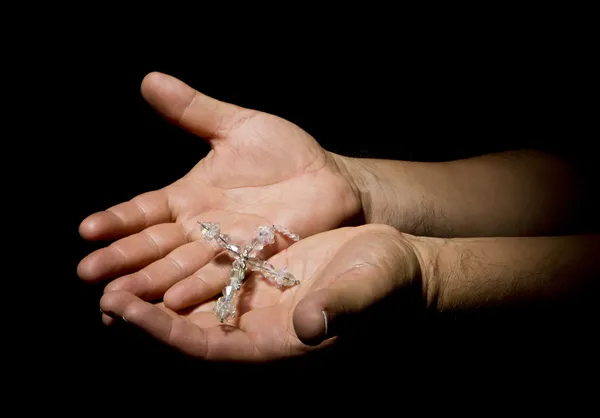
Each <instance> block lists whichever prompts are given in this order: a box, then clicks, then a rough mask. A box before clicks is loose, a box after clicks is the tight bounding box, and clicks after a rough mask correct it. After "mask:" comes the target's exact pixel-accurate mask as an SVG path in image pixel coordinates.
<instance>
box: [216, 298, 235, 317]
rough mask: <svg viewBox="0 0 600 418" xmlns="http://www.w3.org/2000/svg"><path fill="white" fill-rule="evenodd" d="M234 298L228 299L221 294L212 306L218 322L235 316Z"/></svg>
mask: <svg viewBox="0 0 600 418" xmlns="http://www.w3.org/2000/svg"><path fill="white" fill-rule="evenodd" d="M234 301H235V298H230V299H229V300H228V299H227V298H226V297H225V296H221V297H220V298H219V299H218V300H217V303H216V304H215V307H214V309H213V310H214V312H215V314H216V315H217V318H218V319H219V321H220V322H225V321H227V320H228V319H231V318H233V317H234V316H235V304H234Z"/></svg>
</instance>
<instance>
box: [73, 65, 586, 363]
mask: <svg viewBox="0 0 600 418" xmlns="http://www.w3.org/2000/svg"><path fill="white" fill-rule="evenodd" d="M142 94H143V96H144V97H145V99H146V100H147V101H148V102H149V103H150V104H151V105H152V106H153V107H154V108H155V109H156V110H157V111H158V112H159V113H160V114H162V115H163V116H164V117H165V118H166V119H167V120H169V121H171V122H173V123H175V124H178V125H179V126H181V127H182V128H183V129H186V130H188V131H189V132H191V133H193V134H195V135H197V136H198V137H200V138H202V139H204V140H206V141H208V142H209V143H210V145H211V148H212V150H211V151H210V153H209V154H208V155H207V156H206V157H204V158H202V159H201V160H200V161H199V163H198V164H197V165H196V166H195V167H193V168H192V169H191V170H190V171H189V173H188V174H187V175H186V176H184V177H183V178H181V179H180V180H178V181H176V182H175V183H173V184H171V185H168V186H166V187H164V188H162V189H160V190H156V191H152V192H149V193H146V194H143V195H141V196H138V197H135V198H133V199H132V200H131V201H129V202H125V203H121V204H119V205H116V206H114V207H112V208H109V209H108V210H106V211H102V212H98V213H95V214H92V215H90V216H89V217H88V218H86V219H85V220H84V221H83V222H82V223H81V226H80V234H81V235H82V237H84V238H85V239H88V240H114V242H112V243H111V244H110V245H109V246H107V247H106V248H103V249H100V250H98V251H96V252H94V253H92V254H90V255H88V256H87V257H86V258H85V259H84V260H82V261H81V263H80V265H79V266H78V274H79V276H80V277H81V278H82V279H83V280H85V281H89V282H98V281H108V284H107V286H106V288H105V294H104V296H103V297H102V299H101V301H100V306H101V309H102V310H103V312H104V313H103V321H104V322H105V323H106V324H107V325H109V324H111V323H112V322H113V321H114V320H116V319H117V320H118V319H125V320H126V321H127V322H129V323H130V324H132V325H134V326H137V327H140V328H141V329H144V330H145V331H147V332H148V333H150V334H151V335H153V336H154V337H156V338H157V339H159V340H161V341H164V342H165V343H167V344H169V345H171V346H173V347H174V348H175V349H178V350H181V351H183V352H185V353H187V354H190V355H192V356H197V357H201V358H208V359H221V360H243V361H264V360H270V359H276V358H284V357H289V356H295V355H301V354H302V353H305V352H307V351H309V350H315V349H319V348H321V347H323V346H326V345H328V344H331V343H333V342H335V341H336V333H337V329H338V327H337V325H336V324H339V323H340V321H343V318H344V317H347V315H346V314H347V313H350V312H358V311H361V310H362V309H364V308H365V307H367V306H369V305H371V304H373V303H375V302H377V301H378V300H379V299H381V298H383V297H384V296H386V295H387V294H389V293H390V292H392V291H402V290H403V289H408V288H409V287H414V286H417V287H418V288H420V289H422V292H421V294H422V297H423V300H424V301H425V302H426V304H427V305H428V306H429V307H430V308H433V309H437V310H448V309H463V308H471V307H477V306H480V305H482V304H483V305H485V304H490V305H494V304H503V303H511V302H512V301H515V300H519V299H527V298H539V297H542V298H554V297H557V296H560V295H561V294H563V291H564V292H567V291H576V290H577V289H580V288H582V287H585V286H586V285H587V284H589V283H590V282H592V281H593V278H594V277H595V275H596V274H597V271H596V267H595V266H593V265H591V263H590V262H589V261H587V260H589V259H590V258H591V255H592V252H593V248H594V246H595V245H597V243H598V238H597V237H596V236H592V235H589V236H567V237H556V238H545V237H537V238H535V237H533V238H510V237H508V236H518V235H520V236H525V235H531V236H534V235H545V234H552V233H554V232H556V231H564V230H567V231H568V229H569V228H570V226H571V225H572V224H573V222H574V219H576V218H577V213H576V212H575V211H574V210H573V209H572V208H573V207H575V206H576V205H573V201H574V200H576V199H578V198H579V197H578V196H577V194H576V192H575V191H572V190H576V189H573V188H572V187H570V184H571V182H572V181H574V180H573V179H574V178H575V175H574V173H572V171H571V169H570V167H569V166H568V165H567V164H564V163H562V162H561V161H560V160H558V159H556V158H555V157H551V156H549V155H545V154H543V153H539V152H533V151H523V152H516V153H507V154H497V155H488V156H482V157H477V158H472V159H468V160H461V161H453V162H448V163H427V164H426V163H409V162H399V161H386V160H368V159H352V158H347V157H343V156H340V155H336V154H332V153H330V152H327V151H325V150H324V149H322V148H321V147H320V146H319V145H318V143H317V141H316V140H315V139H314V138H312V137H311V136H310V135H309V134H308V133H306V132H305V131H303V130H302V129H301V128H299V127H298V126H296V125H294V124H292V123H290V122H287V121H285V120H283V119H281V118H278V117H276V116H273V115H269V114H265V113H261V112H258V111H254V110H249V109H243V108H240V107H237V106H235V105H232V104H228V103H224V102H220V101H217V100H215V99H213V98H210V97H207V96H205V95H203V94H201V93H200V92H197V91H195V90H194V89H193V88H192V87H190V86H187V85H186V84H184V83H183V82H181V81H179V80H176V79H174V78H172V77H169V76H167V75H164V74H158V73H153V74H150V75H148V76H147V77H146V78H145V79H144V81H143V83H142ZM557 196H559V197H558V198H557ZM565 196H566V197H568V199H565ZM548 207H553V208H554V210H552V211H545V210H544V209H545V208H548ZM200 220H202V221H208V222H219V223H220V224H221V229H222V231H223V232H224V233H227V234H229V235H231V237H232V238H233V239H234V240H235V241H237V242H245V241H246V240H247V239H248V238H249V237H250V236H251V234H252V232H253V230H254V229H255V228H256V226H258V225H263V224H265V225H269V224H281V225H285V226H286V227H288V228H289V229H290V230H291V231H293V232H295V233H297V234H299V235H300V237H301V238H302V239H301V240H300V241H299V242H297V243H295V244H293V245H291V246H290V244H291V242H290V241H289V240H286V239H285V238H282V237H278V238H277V241H276V243H275V245H273V246H272V248H268V249H267V252H266V253H265V254H264V255H265V257H269V256H272V257H271V259H270V262H271V263H272V264H274V265H275V266H276V267H283V266H285V265H287V266H288V268H289V269H290V271H291V272H292V273H293V274H294V275H295V276H296V277H297V278H298V279H299V280H300V284H299V285H297V286H294V287H291V288H288V289H285V290H280V289H277V288H275V287H274V286H273V285H272V284H271V283H269V282H267V281H265V280H264V279H262V278H261V277H259V276H256V275H252V276H249V278H248V279H247V280H246V282H245V284H244V287H243V290H242V293H241V294H240V298H241V302H240V307H239V312H238V316H237V318H236V320H235V321H233V322H231V324H229V325H222V324H220V323H219V322H218V320H217V318H216V317H215V315H214V313H213V312H212V311H211V309H212V306H213V305H214V300H215V298H216V297H217V296H219V294H220V292H221V289H222V288H223V286H224V285H225V283H226V280H227V277H228V274H229V268H230V266H231V260H230V259H228V258H227V257H226V256H223V255H221V256H217V254H218V250H217V249H216V248H214V247H211V246H209V245H207V244H206V243H204V242H203V241H202V239H201V234H200V228H199V225H198V221H200ZM362 222H366V223H367V225H364V226H358V227H356V226H353V225H356V224H357V223H362ZM399 231H402V232H399ZM417 235H428V236H430V237H428V238H427V237H418V236H417ZM485 236H507V237H506V238H477V237H485ZM461 237H475V238H461ZM549 258H550V259H552V260H553V261H552V262H548V259H549ZM556 289H560V291H557V290H556ZM326 330H327V332H326Z"/></svg>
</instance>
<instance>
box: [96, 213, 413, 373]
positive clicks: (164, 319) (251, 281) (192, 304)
mask: <svg viewBox="0 0 600 418" xmlns="http://www.w3.org/2000/svg"><path fill="white" fill-rule="evenodd" d="M413 241H414V239H411V237H410V236H407V235H404V234H401V233H399V232H398V231H397V230H395V229H394V228H392V227H390V226H385V225H376V224H372V225H364V226H360V227H346V228H340V229H336V230H333V231H329V232H324V233H321V234H317V235H314V236H311V237H309V238H307V239H303V240H300V241H299V242H297V243H295V244H293V245H292V246H290V247H288V248H287V249H285V250H283V251H281V252H279V253H277V254H275V255H274V256H272V257H271V258H270V260H269V262H271V263H272V264H273V265H274V266H275V267H276V268H282V267H285V266H287V268H288V271H290V272H291V273H292V274H293V275H294V276H295V277H296V278H297V279H298V280H299V281H300V284H298V285H295V286H292V287H288V288H283V289H279V288H277V287H276V286H274V285H273V284H272V283H270V282H269V281H268V280H267V279H265V278H264V277H262V276H260V275H258V274H256V273H253V274H250V275H249V276H248V277H247V279H246V280H245V281H244V283H243V285H242V288H241V289H240V293H239V295H238V305H237V312H238V313H237V316H236V317H235V318H234V319H233V320H231V323H229V324H221V323H220V322H219V320H218V319H217V317H216V315H215V313H214V312H212V308H213V306H214V304H215V297H216V296H220V295H219V294H220V291H221V289H222V288H223V286H225V282H226V280H225V279H223V278H222V277H221V276H220V275H214V274H210V273H211V271H212V270H210V267H208V268H207V269H208V271H206V272H202V271H201V272H200V273H199V274H198V275H197V276H194V277H190V278H187V279H185V280H183V281H181V282H179V283H177V284H175V285H174V286H173V287H172V288H170V289H169V290H168V291H167V292H166V294H165V295H164V302H160V303H156V304H153V303H150V302H147V301H144V300H143V299H142V298H140V297H139V294H140V292H141V293H142V294H144V293H145V292H146V291H147V290H148V283H139V287H135V286H132V287H130V288H129V289H128V291H122V290H121V291H115V292H107V293H105V294H104V296H103V297H102V299H101V301H100V306H101V309H102V310H103V311H104V312H105V314H106V315H108V316H109V317H110V318H111V320H114V318H121V317H122V318H123V319H125V320H126V321H127V322H129V323H130V324H132V325H133V326H137V327H139V328H141V329H143V330H145V331H146V332H147V333H149V334H150V335H152V336H154V337H155V338H157V339H158V340H160V341H162V342H164V343H166V344H168V345H170V346H172V347H174V348H175V349H177V350H180V351H182V352H184V353H186V354H188V355H190V356H194V357H199V358H204V359H210V360H233V361H265V360H274V359H280V358H287V357H292V356H297V355H301V354H304V353H306V352H308V351H311V350H315V349H319V348H322V347H325V346H327V345H329V344H332V343H334V342H335V341H336V339H337V335H338V331H339V329H340V325H343V324H344V323H345V325H347V324H348V321H351V318H352V317H353V314H356V313H359V312H361V311H363V310H364V309H366V308H368V307H370V306H371V305H373V304H375V303H376V302H377V301H379V300H381V299H383V298H385V297H386V296H388V295H389V294H391V293H392V292H394V291H398V290H400V291H402V290H403V289H408V288H413V289H414V288H415V286H417V288H421V287H420V286H422V283H421V281H422V278H421V267H420V266H421V261H420V255H419V250H418V246H415V245H414V243H413ZM219 257H220V256H219ZM219 257H217V258H216V259H215V260H213V262H212V263H222V264H223V265H224V266H227V265H228V266H231V260H230V259H229V260H227V256H224V257H225V259H224V260H220V261H216V260H218V259H219ZM209 266H210V264H209ZM151 286H153V287H154V289H155V292H156V293H157V294H158V293H160V292H161V291H162V290H161V286H160V284H158V283H154V284H152V285H151ZM423 288H424V287H423Z"/></svg>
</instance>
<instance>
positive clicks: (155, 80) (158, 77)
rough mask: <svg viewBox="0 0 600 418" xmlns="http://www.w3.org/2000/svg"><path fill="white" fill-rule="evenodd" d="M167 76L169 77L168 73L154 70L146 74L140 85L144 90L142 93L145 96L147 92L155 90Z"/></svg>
mask: <svg viewBox="0 0 600 418" xmlns="http://www.w3.org/2000/svg"><path fill="white" fill-rule="evenodd" d="M166 77H169V76H167V75H166V74H164V73H161V72H159V71H152V72H150V73H148V74H146V75H145V76H144V79H143V80H142V83H141V85H140V90H141V92H142V95H143V96H144V97H145V96H146V93H148V92H151V91H152V90H154V89H155V88H156V87H157V86H159V85H160V84H161V82H162V81H163V80H164V79H165V78H166Z"/></svg>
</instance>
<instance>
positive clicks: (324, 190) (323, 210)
mask: <svg viewBox="0 0 600 418" xmlns="http://www.w3.org/2000/svg"><path fill="white" fill-rule="evenodd" d="M145 85H146V87H145V88H143V90H144V95H145V96H146V99H147V100H148V101H149V102H150V103H151V104H152V105H153V106H154V107H155V108H157V110H158V111H159V112H160V113H162V114H163V115H164V116H165V117H166V118H167V119H170V120H172V121H174V122H176V123H178V124H179V125H180V126H181V127H183V128H184V129H187V130H189V131H191V132H193V133H196V134H198V136H201V137H203V138H204V139H206V140H208V141H209V142H210V144H211V146H212V150H211V151H210V152H209V154H208V155H207V156H206V157H205V158H203V159H202V160H201V161H200V162H199V163H198V164H197V165H196V166H195V167H194V168H193V169H192V170H191V171H190V172H189V173H188V174H187V175H186V176H184V177H183V178H181V179H180V180H178V181H176V182H175V183H173V184H171V185H168V186H167V187H165V188H163V189H160V190H156V191H152V192H148V193H145V194H142V195H140V196H137V197H135V198H133V199H132V200H131V201H129V202H125V203H121V204H119V205H116V206H114V207H112V208H110V209H108V210H107V211H103V212H99V213H96V214H93V215H91V216H90V217H88V218H87V219H86V220H84V221H83V222H82V224H81V227H80V232H81V235H82V236H83V237H84V238H86V239H90V240H100V239H111V240H112V239H116V241H115V242H113V243H112V244H111V245H109V246H108V247H106V248H103V249H100V250H98V251H96V252H94V253H92V254H90V255H88V256H87V257H86V258H85V259H84V260H82V262H81V263H80V265H79V266H78V273H79V275H80V277H81V278H82V279H84V280H87V281H99V280H107V279H114V280H112V282H110V283H109V284H108V286H107V287H106V290H105V292H110V291H119V290H122V291H126V292H127V293H128V295H129V296H131V297H135V298H140V299H141V300H145V301H156V300H160V299H161V298H163V297H164V298H165V303H166V304H167V305H169V304H170V305H171V307H177V308H182V307H185V306H191V305H194V304H198V303H201V302H203V301H205V300H207V299H208V298H210V297H212V296H214V295H215V294H217V293H218V292H219V291H220V290H221V289H222V287H223V285H224V284H225V281H226V280H227V277H228V266H227V265H226V263H225V264H223V263H219V262H218V261H216V260H214V259H213V257H214V256H215V255H216V254H217V251H216V249H214V248H209V247H207V246H206V245H203V244H202V243H201V242H200V241H198V238H199V234H198V232H199V228H198V224H197V222H198V221H200V220H202V221H209V222H219V223H220V224H221V226H222V230H223V231H224V232H225V233H228V234H230V235H231V236H232V238H233V239H235V240H236V241H244V240H246V239H248V237H249V236H250V235H251V233H252V231H253V230H254V229H255V228H256V226H258V225H264V224H282V225H285V226H286V227H288V228H289V229H290V230H292V231H293V232H295V233H298V234H299V235H300V236H301V237H307V236H309V235H313V234H315V233H319V232H321V231H325V230H328V229H332V228H335V227H337V226H339V225H341V224H343V223H344V222H345V221H347V220H349V219H350V218H352V217H353V216H355V215H356V214H358V213H359V211H360V203H359V199H358V198H357V196H356V193H355V192H354V189H353V187H352V185H351V183H350V182H349V181H348V180H347V177H346V176H345V175H344V173H343V163H340V161H339V159H338V157H337V156H335V155H333V154H331V153H328V152H326V151H325V150H323V149H322V148H321V147H320V146H319V145H318V144H317V142H316V141H315V140H314V139H313V138H312V137H311V136H310V135H309V134H307V133H306V132H304V131H303V130H301V129H300V128H298V127H297V126H296V125H294V124H292V123H290V122H287V121H285V120H283V119H281V118H278V117H276V116H273V115H268V114H265V113H261V112H256V111H252V110H247V109H240V108H237V107H235V106H233V105H229V104H225V103H221V102H217V101H215V100H214V99H210V98H208V97H206V96H203V95H202V94H201V93H198V92H195V91H193V90H192V89H191V88H190V87H188V86H185V85H184V84H183V83H181V82H179V81H178V80H175V79H172V78H168V77H166V76H164V75H153V76H152V77H151V78H150V79H149V80H148V81H145ZM288 246H289V242H286V241H285V240H281V239H278V240H277V242H276V244H275V245H274V246H273V248H272V249H271V251H272V252H277V251H280V250H282V249H285V248H286V247H288ZM265 255H266V256H267V257H268V256H269V255H270V254H269V253H267V254H265ZM311 265H312V264H311ZM308 267H309V266H306V269H307V271H308V270H309V269H308ZM302 276H303V277H308V276H307V274H305V273H302ZM199 279H200V280H199ZM194 282H195V283H196V284H195V289H194V291H192V292H189V293H187V294H186V297H183V298H182V293H181V292H182V290H181V289H185V288H186V286H190V284H192V283H194ZM252 282H253V280H251V282H250V283H249V284H251V283H252ZM176 284H181V286H179V293H178V290H177V286H174V285H176ZM192 286H194V285H193V284H192ZM304 289H306V286H304ZM278 292H279V291H278V290H276V289H271V288H269V289H265V292H257V295H260V296H257V299H256V300H255V299H252V306H255V304H256V306H266V302H267V301H269V302H272V301H273V300H272V298H273V297H275V296H274V295H279V293H278ZM297 292H299V291H298V290H292V291H290V292H288V293H285V292H284V294H286V295H289V296H283V297H282V298H281V303H278V304H276V305H275V306H273V307H271V308H268V309H275V310H281V309H288V310H289V309H290V306H291V305H290V302H289V301H288V298H293V297H294V295H296V293H297ZM246 299H247V297H246ZM284 301H287V302H286V303H283V302H284ZM269 306H271V305H269ZM198 309H200V310H202V309H207V306H206V305H204V307H200V308H198ZM253 311H254V310H253ZM261 312H263V310H257V311H256V313H253V314H252V315H251V316H250V318H259V317H261V315H263V313H261ZM266 312H269V311H266ZM273 314H274V312H273ZM213 315H214V314H212V313H211V317H212V316H213ZM264 315H266V314H264ZM266 316H268V317H269V318H272V319H269V320H268V321H266V322H265V323H270V322H272V321H280V320H281V319H278V318H281V317H282V316H281V315H273V316H272V317H271V315H266ZM266 316H265V317H266ZM287 316H288V317H289V315H287ZM103 319H104V321H105V322H107V323H108V322H110V321H111V319H110V318H109V317H108V316H106V315H104V317H103ZM259 322H260V321H259ZM252 323H253V322H252V321H250V323H249V324H250V325H249V326H250V327H251V329H252ZM271 325H276V324H271ZM280 325H281V326H273V327H272V328H270V329H272V330H273V332H274V333H279V332H280V330H281V329H282V326H283V325H282V324H280ZM278 335H279V337H275V336H274V335H273V337H272V339H271V340H270V343H273V338H284V336H283V335H281V334H278ZM282 341H283V340H282ZM259 345H260V344H259ZM263 347H266V346H263ZM290 347H291V346H290ZM290 349H291V348H290Z"/></svg>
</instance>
